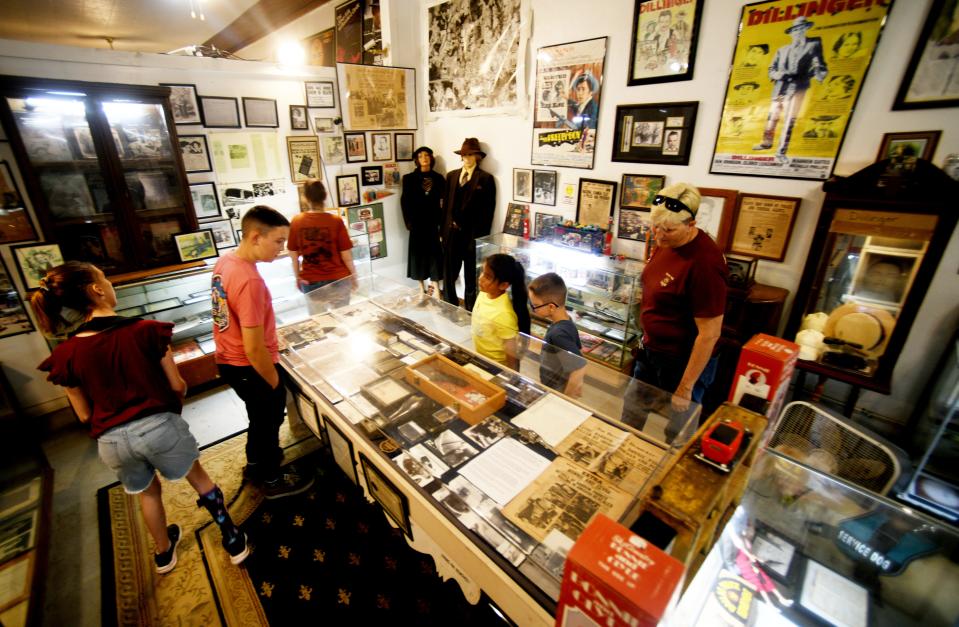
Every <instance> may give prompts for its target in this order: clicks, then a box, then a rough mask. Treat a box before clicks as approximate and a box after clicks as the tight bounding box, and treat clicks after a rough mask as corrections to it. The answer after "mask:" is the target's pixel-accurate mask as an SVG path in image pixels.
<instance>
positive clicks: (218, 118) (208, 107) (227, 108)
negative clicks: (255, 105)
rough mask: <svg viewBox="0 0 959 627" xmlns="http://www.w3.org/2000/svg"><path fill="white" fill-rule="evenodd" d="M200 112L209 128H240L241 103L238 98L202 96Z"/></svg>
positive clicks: (204, 124)
mask: <svg viewBox="0 0 959 627" xmlns="http://www.w3.org/2000/svg"><path fill="white" fill-rule="evenodd" d="M200 114H201V115H202V116H203V126H205V127H207V128H240V104H239V102H237V99H236V98H224V97H222V96H200Z"/></svg>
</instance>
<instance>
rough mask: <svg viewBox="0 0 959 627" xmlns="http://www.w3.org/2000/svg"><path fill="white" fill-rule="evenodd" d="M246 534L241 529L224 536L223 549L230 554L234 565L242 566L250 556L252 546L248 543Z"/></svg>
mask: <svg viewBox="0 0 959 627" xmlns="http://www.w3.org/2000/svg"><path fill="white" fill-rule="evenodd" d="M246 540H247V538H246V534H245V533H244V532H242V531H240V530H239V529H237V530H236V533H233V534H229V537H228V534H224V535H223V548H224V549H226V552H227V553H229V554H230V562H231V563H232V564H240V563H241V562H242V561H243V560H245V559H246V557H247V556H248V555H249V554H250V544H249V542H247V541H246Z"/></svg>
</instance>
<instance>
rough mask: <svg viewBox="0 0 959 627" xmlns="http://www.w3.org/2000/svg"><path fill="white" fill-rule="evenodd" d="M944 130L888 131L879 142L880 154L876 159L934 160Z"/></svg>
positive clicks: (905, 161) (906, 161)
mask: <svg viewBox="0 0 959 627" xmlns="http://www.w3.org/2000/svg"><path fill="white" fill-rule="evenodd" d="M941 135H942V131H917V132H915V133H886V134H885V135H883V136H882V143H881V144H879V154H878V155H876V161H882V160H883V159H893V160H899V161H901V162H903V163H908V161H909V160H912V162H913V164H915V160H916V159H925V160H926V161H932V157H933V155H934V154H935V153H936V146H937V145H938V144H939V137H940V136H941Z"/></svg>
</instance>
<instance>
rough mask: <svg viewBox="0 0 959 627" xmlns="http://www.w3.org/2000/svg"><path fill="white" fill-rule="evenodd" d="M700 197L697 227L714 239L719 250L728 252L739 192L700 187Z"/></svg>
mask: <svg viewBox="0 0 959 627" xmlns="http://www.w3.org/2000/svg"><path fill="white" fill-rule="evenodd" d="M699 195H700V199H699V209H698V210H697V211H696V226H697V228H699V229H701V230H703V231H705V232H706V234H707V235H709V236H710V237H712V238H713V240H714V241H715V242H716V245H717V246H719V250H726V246H727V245H728V244H729V232H730V229H731V228H732V226H733V212H734V211H735V210H736V201H737V200H738V199H739V192H738V191H736V190H735V189H718V188H715V187H700V188H699Z"/></svg>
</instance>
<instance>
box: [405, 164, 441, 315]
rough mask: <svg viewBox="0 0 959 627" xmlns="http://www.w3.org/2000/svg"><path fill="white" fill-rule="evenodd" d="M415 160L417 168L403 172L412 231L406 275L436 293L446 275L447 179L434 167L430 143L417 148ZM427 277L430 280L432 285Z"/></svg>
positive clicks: (427, 291) (423, 287) (409, 222)
mask: <svg viewBox="0 0 959 627" xmlns="http://www.w3.org/2000/svg"><path fill="white" fill-rule="evenodd" d="M413 162H414V163H416V166H417V167H416V170H414V171H412V172H410V173H409V174H406V175H404V176H403V195H402V196H400V207H401V208H402V209H403V221H404V222H405V223H406V229H407V230H408V231H409V232H410V245H409V251H408V253H407V266H406V276H408V277H409V278H411V279H416V280H417V281H419V282H420V288H421V289H422V290H423V292H425V293H428V294H429V295H430V296H432V295H433V294H434V293H436V288H435V287H434V285H435V284H436V283H437V282H438V281H440V280H442V278H443V250H442V248H441V247H440V226H441V225H442V223H443V209H442V207H443V200H444V198H445V196H446V180H445V179H444V178H443V175H441V174H439V173H438V172H436V171H435V170H434V169H433V166H435V165H436V158H435V157H434V156H433V151H432V150H431V149H430V148H428V147H427V146H420V147H419V148H417V149H416V150H415V151H413ZM427 280H429V281H430V285H429V289H427V287H426V281H427ZM438 295H439V294H437V296H438Z"/></svg>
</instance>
